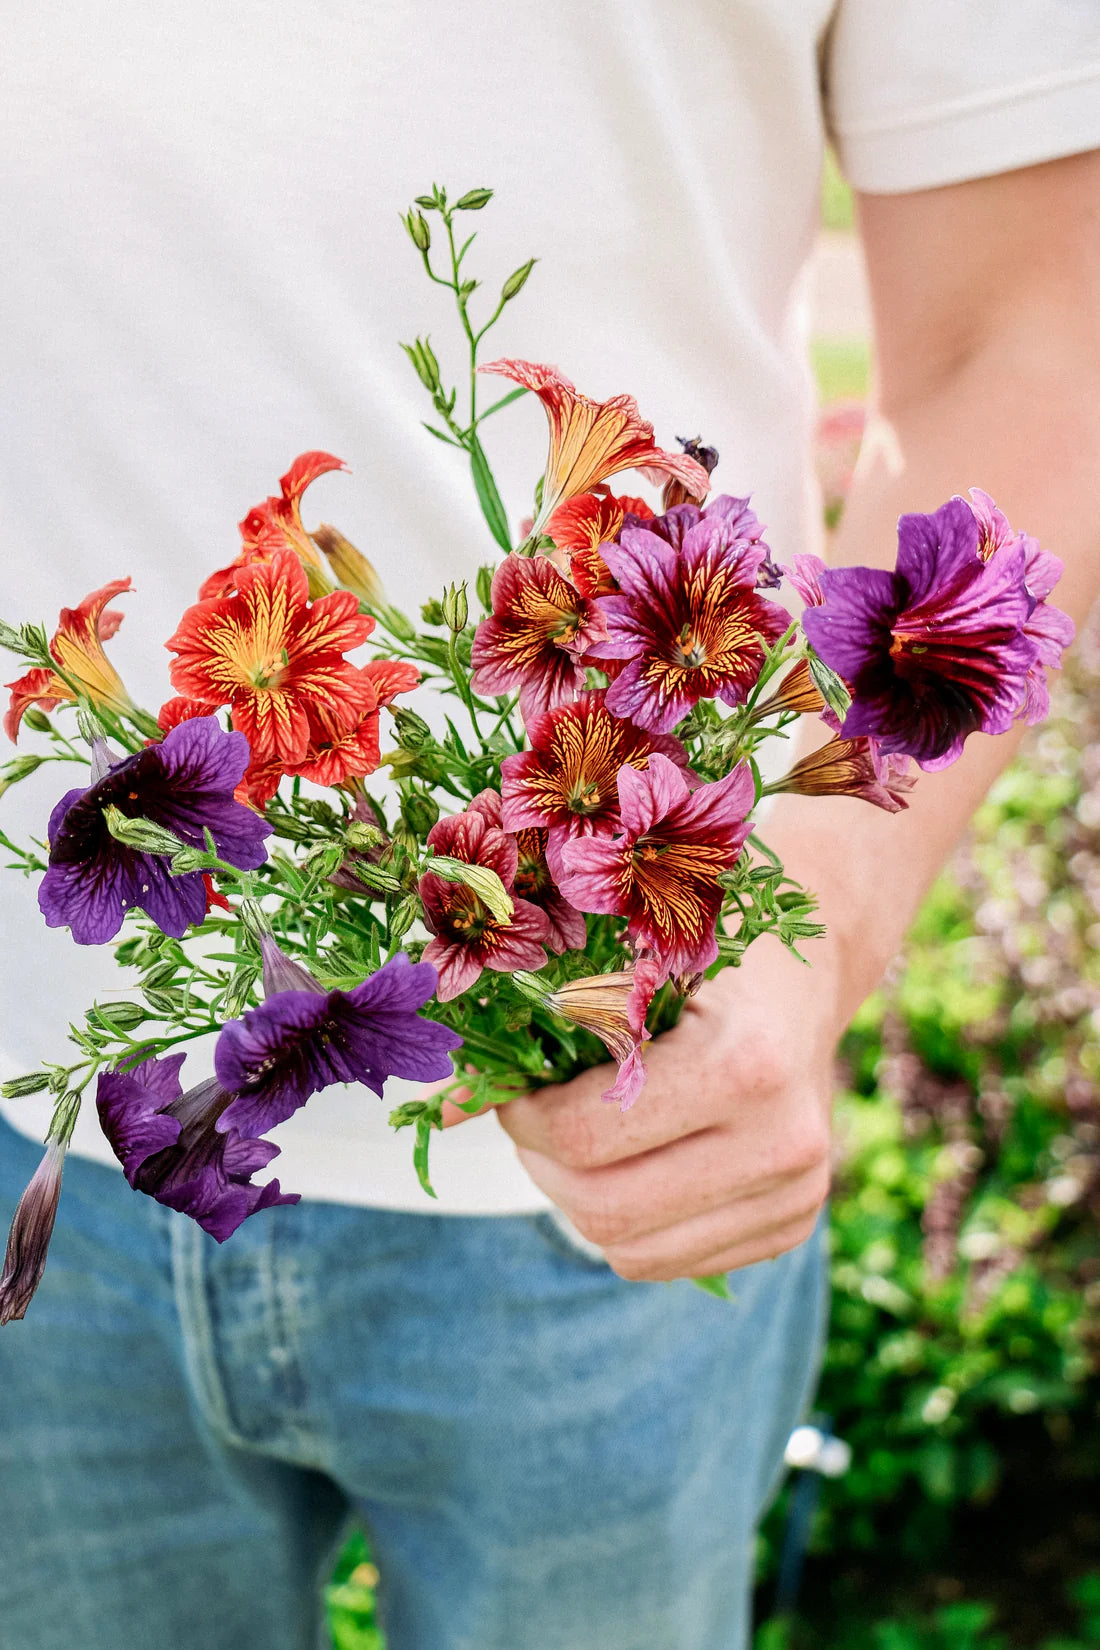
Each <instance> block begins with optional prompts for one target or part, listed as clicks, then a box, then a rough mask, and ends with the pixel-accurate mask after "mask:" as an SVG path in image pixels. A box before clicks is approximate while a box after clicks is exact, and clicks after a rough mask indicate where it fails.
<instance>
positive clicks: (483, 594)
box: [474, 567, 496, 613]
mask: <svg viewBox="0 0 1100 1650" xmlns="http://www.w3.org/2000/svg"><path fill="white" fill-rule="evenodd" d="M495 571H496V570H495V568H492V567H479V568H478V570H477V579H476V581H475V584H474V589H475V590H476V591H477V599H478V601H479V602H480V603H481V606H482V608H483V609H484V611H485V612H486V613H491V612H492V611H493V573H494V572H495Z"/></svg>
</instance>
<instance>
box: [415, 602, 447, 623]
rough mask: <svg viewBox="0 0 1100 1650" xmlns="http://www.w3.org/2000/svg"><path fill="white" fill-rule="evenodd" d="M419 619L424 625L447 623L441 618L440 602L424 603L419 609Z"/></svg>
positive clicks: (441, 608)
mask: <svg viewBox="0 0 1100 1650" xmlns="http://www.w3.org/2000/svg"><path fill="white" fill-rule="evenodd" d="M420 617H421V618H422V619H423V621H424V623H425V624H435V625H439V624H446V622H447V621H446V619H445V618H444V617H443V607H442V604H441V603H440V602H425V603H424V606H423V607H422V608H421V609H420Z"/></svg>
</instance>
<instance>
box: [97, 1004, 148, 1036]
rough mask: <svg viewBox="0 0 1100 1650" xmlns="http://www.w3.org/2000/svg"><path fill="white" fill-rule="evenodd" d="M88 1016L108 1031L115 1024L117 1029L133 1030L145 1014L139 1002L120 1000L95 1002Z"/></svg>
mask: <svg viewBox="0 0 1100 1650" xmlns="http://www.w3.org/2000/svg"><path fill="white" fill-rule="evenodd" d="M88 1018H89V1019H90V1020H92V1021H94V1022H95V1024H97V1025H101V1026H105V1027H106V1029H107V1030H108V1031H110V1030H112V1029H113V1028H114V1027H116V1026H117V1027H118V1029H119V1031H133V1029H134V1027H135V1026H139V1025H140V1024H141V1022H142V1021H143V1020H144V1019H145V1018H146V1014H145V1010H144V1009H143V1008H142V1006H141V1004H140V1003H132V1002H121V1001H120V1002H110V1003H96V1004H95V1006H94V1007H93V1008H92V1009H91V1010H90V1011H89V1015H88Z"/></svg>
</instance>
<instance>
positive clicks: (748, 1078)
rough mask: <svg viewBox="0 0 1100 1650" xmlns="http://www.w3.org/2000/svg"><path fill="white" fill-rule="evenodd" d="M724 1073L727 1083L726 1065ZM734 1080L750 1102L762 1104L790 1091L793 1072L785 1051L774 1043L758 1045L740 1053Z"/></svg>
mask: <svg viewBox="0 0 1100 1650" xmlns="http://www.w3.org/2000/svg"><path fill="white" fill-rule="evenodd" d="M724 1071H725V1073H726V1080H727V1081H728V1080H729V1067H728V1065H727V1066H724ZM736 1077H737V1084H738V1087H739V1088H740V1089H741V1090H742V1091H743V1092H744V1093H745V1095H746V1096H747V1097H748V1098H749V1099H754V1100H765V1099H771V1098H772V1097H773V1096H774V1095H777V1094H782V1093H784V1092H785V1091H786V1090H787V1089H789V1088H790V1087H791V1084H792V1082H793V1081H794V1078H795V1069H794V1064H793V1062H792V1060H791V1057H790V1055H789V1054H788V1053H787V1051H786V1050H785V1049H783V1048H781V1047H779V1046H778V1045H776V1044H775V1043H768V1042H764V1041H760V1042H753V1043H752V1044H751V1045H750V1047H749V1048H747V1049H744V1050H742V1051H740V1053H739V1057H738V1061H737V1068H736Z"/></svg>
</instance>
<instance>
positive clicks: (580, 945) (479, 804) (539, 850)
mask: <svg viewBox="0 0 1100 1650" xmlns="http://www.w3.org/2000/svg"><path fill="white" fill-rule="evenodd" d="M469 812H471V813H480V814H482V815H483V816H484V818H485V819H486V820H487V821H488V823H489V824H490V825H495V826H496V827H497V828H498V829H499V828H500V823H501V798H500V792H499V791H482V792H481V794H480V795H479V796H475V797H474V799H473V801H472V802H471V803H470V805H469ZM549 834H550V833H549V832H548V831H543V830H539V829H538V828H533V829H524V830H518V831H510V832H509V833H508V835H510V836H512V837H513V838H514V840H515V844H516V875H515V880H514V882H513V884H512V892H513V893H514V894H515V896H516V898H517V899H521V900H526V902H527V904H528V905H537V906H538V908H539V910H540V911H543V912H545V914H546V921H547V933H546V938H545V939H544V940H543V944H544V945H545V946H546V949H547V950H548V951H553V952H554V954H555V955H556V956H560V955H561V953H562V952H563V951H581V950H583V949H584V946H585V943H586V941H587V939H588V929H587V927H586V925H585V921H584V916H583V913H582V912H580V911H578V910H576V909H575V908H574V907H573V906H572V905H570V903H569V901H568V900H567V899H566V897H565V895H564V894H563V893H562V891H561V889H560V888H559V887H558V885H557V883H556V882H555V881H554V878H553V875H552V873H551V870H550V866H549V865H548V863H547V859H546V847H547V839H548V837H549Z"/></svg>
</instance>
